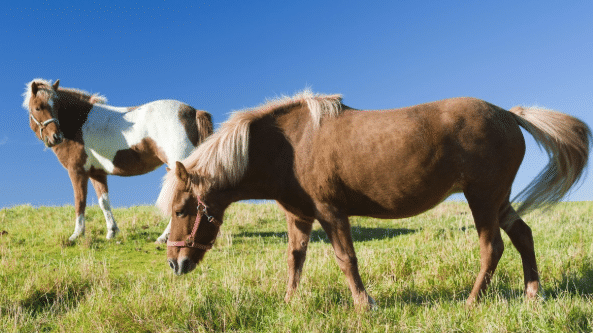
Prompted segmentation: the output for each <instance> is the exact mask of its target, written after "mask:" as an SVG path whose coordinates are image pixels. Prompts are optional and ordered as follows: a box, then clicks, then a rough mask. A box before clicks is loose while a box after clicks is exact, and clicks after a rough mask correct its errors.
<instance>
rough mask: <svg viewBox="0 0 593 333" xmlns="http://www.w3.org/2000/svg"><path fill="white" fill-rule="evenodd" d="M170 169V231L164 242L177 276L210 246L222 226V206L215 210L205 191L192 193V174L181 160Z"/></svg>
mask: <svg viewBox="0 0 593 333" xmlns="http://www.w3.org/2000/svg"><path fill="white" fill-rule="evenodd" d="M173 172H175V177H176V178H177V182H176V185H175V188H173V189H171V190H172V191H173V193H172V202H171V234H170V235H169V241H167V259H168V262H169V266H170V267H171V269H173V271H174V272H175V274H177V275H181V274H185V273H189V272H191V271H192V270H194V269H195V268H196V266H197V264H198V263H199V262H200V261H201V260H202V259H203V258H204V255H205V254H206V252H207V251H208V250H210V249H211V248H212V246H213V244H214V242H215V241H216V237H217V235H218V231H219V229H220V226H221V225H222V216H223V214H224V208H222V207H221V208H222V209H219V208H218V207H217V206H216V205H215V204H213V203H210V201H209V200H208V195H207V194H205V193H202V195H197V194H196V189H197V188H196V186H194V184H193V181H192V176H191V175H190V174H189V173H188V172H187V170H186V169H185V167H184V165H183V164H182V163H181V162H177V164H176V167H175V170H174V171H173ZM200 192H201V191H200Z"/></svg>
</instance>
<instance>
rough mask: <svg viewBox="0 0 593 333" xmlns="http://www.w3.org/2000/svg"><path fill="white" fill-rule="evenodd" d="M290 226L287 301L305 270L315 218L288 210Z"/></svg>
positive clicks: (285, 299) (287, 218)
mask: <svg viewBox="0 0 593 333" xmlns="http://www.w3.org/2000/svg"><path fill="white" fill-rule="evenodd" d="M286 223H287V226H288V250H287V251H286V252H287V261H288V283H287V286H286V295H285V296H284V301H285V302H287V303H288V302H290V300H291V298H292V295H293V293H294V291H295V290H296V289H297V287H298V285H299V282H300V280H301V274H302V272H303V264H304V263H305V258H306V256H307V247H308V245H309V238H310V236H311V230H312V228H313V220H306V219H301V218H299V217H297V216H295V215H294V214H292V213H290V212H288V211H286Z"/></svg>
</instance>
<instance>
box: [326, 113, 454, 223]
mask: <svg viewBox="0 0 593 333" xmlns="http://www.w3.org/2000/svg"><path fill="white" fill-rule="evenodd" d="M363 116H366V119H361V118H362V117H363ZM373 116H374V118H377V119H369V118H370V116H369V115H368V114H367V115H365V114H360V115H358V119H357V117H352V119H351V120H352V121H349V123H348V124H346V125H342V126H341V127H348V128H349V129H350V132H349V133H348V134H347V135H343V136H339V137H336V136H335V135H334V136H332V138H333V139H330V138H329V137H326V138H324V140H323V142H324V144H323V147H324V148H321V149H320V150H319V154H320V156H319V158H318V159H317V160H318V163H317V164H318V165H317V167H318V168H319V170H323V171H321V172H320V173H324V172H326V173H327V174H328V176H325V177H324V179H323V180H322V181H321V182H320V184H321V186H320V187H322V188H323V189H322V191H325V193H321V192H322V191H320V193H319V194H320V196H321V197H323V196H325V199H329V200H331V201H334V202H335V203H336V204H337V205H339V206H342V208H343V209H344V210H345V211H346V212H347V213H348V215H364V216H373V217H381V218H401V217H408V216H413V215H417V214H419V213H422V212H424V211H426V210H428V209H430V208H432V207H434V206H435V205H437V204H438V203H440V202H442V201H443V200H444V199H446V198H447V197H448V196H449V195H451V194H452V193H455V192H460V191H462V190H463V188H462V187H463V183H462V182H463V180H462V173H461V171H460V168H459V166H458V163H456V162H457V161H458V160H459V156H458V152H457V151H456V148H455V145H450V144H449V143H448V142H449V138H450V137H449V136H448V135H449V134H448V132H447V131H444V130H442V128H443V127H442V126H440V127H439V126H435V127H431V126H430V120H431V119H428V121H425V122H422V123H420V122H415V121H412V120H410V119H408V118H403V117H402V116H401V115H398V114H393V113H392V114H389V113H386V114H382V115H376V116H375V115H373ZM347 120H348V119H347ZM377 124H380V125H381V126H377ZM427 124H428V125H427ZM332 141H333V142H332ZM318 189H319V188H318Z"/></svg>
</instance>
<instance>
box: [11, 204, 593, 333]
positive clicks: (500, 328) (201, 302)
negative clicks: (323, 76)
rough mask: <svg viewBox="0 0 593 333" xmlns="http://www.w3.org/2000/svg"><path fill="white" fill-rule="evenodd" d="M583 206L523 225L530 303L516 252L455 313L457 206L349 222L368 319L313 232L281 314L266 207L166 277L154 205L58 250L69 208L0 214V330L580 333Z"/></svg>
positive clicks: (467, 228)
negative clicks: (534, 265)
mask: <svg viewBox="0 0 593 333" xmlns="http://www.w3.org/2000/svg"><path fill="white" fill-rule="evenodd" d="M592 213H593V203H589V202H580V203H578V202H577V203H561V204H559V205H557V206H555V207H553V208H551V209H549V210H546V211H543V212H542V211H536V212H533V213H530V214H528V215H526V216H524V219H525V221H526V222H527V223H528V224H529V225H530V226H531V228H532V230H533V234H534V238H535V247H536V248H535V250H536V255H537V259H538V264H539V269H540V274H541V279H542V286H543V290H542V291H543V297H542V298H541V299H540V300H537V301H526V300H525V299H524V297H523V295H522V293H523V273H522V268H521V260H520V257H519V254H518V252H517V251H516V250H515V249H514V247H513V246H512V244H511V243H510V241H509V239H508V237H507V236H506V235H503V239H504V241H505V254H504V255H503V257H502V259H501V261H500V264H499V266H498V269H497V271H496V274H495V276H494V280H493V282H492V284H491V287H490V289H489V291H488V293H487V295H486V297H485V298H484V299H483V301H482V302H480V303H479V304H477V305H476V306H474V307H472V308H466V307H465V298H466V297H467V296H468V295H469V292H470V290H471V287H472V284H473V282H474V280H475V277H476V274H477V272H478V270H479V249H478V237H477V233H476V231H475V228H474V226H473V221H472V218H471V214H470V212H469V209H468V208H467V205H466V204H463V203H456V202H447V203H444V204H442V205H440V206H438V207H436V208H435V209H433V210H431V211H429V212H427V213H425V214H423V215H420V216H417V217H414V218H409V219H403V220H378V219H371V218H352V224H353V236H354V241H355V248H356V250H357V254H358V259H359V265H360V272H361V275H362V279H363V281H364V283H365V285H366V287H367V290H368V291H369V293H370V294H371V295H372V296H373V297H374V298H375V300H376V301H377V303H378V306H379V308H378V310H377V311H372V312H367V313H359V312H357V311H356V310H355V308H354V306H353V301H352V298H351V296H350V291H349V289H348V287H347V285H346V280H345V277H344V275H343V274H342V272H341V271H340V269H339V268H338V265H337V264H336V262H335V260H334V255H333V250H332V248H331V245H330V244H329V243H328V242H327V238H326V237H325V233H324V232H323V231H322V230H321V229H320V228H319V225H318V224H316V226H315V227H314V231H313V235H312V242H311V244H310V246H309V252H308V257H307V261H306V263H305V267H304V272H303V279H302V281H301V285H300V287H299V289H298V291H297V293H296V295H295V297H294V299H293V301H292V302H291V303H290V304H285V303H284V301H283V298H284V292H285V287H286V286H285V285H286V278H287V276H286V271H287V265H286V242H287V236H286V226H285V223H286V222H285V220H284V217H283V215H282V213H281V212H280V211H279V209H278V208H277V207H276V206H275V205H274V204H245V203H239V204H234V205H233V206H231V208H230V209H229V210H227V213H226V215H225V220H224V225H223V227H222V233H221V234H220V235H219V238H218V240H217V243H216V245H215V247H214V248H213V249H212V250H211V251H210V252H209V253H208V254H207V255H206V258H205V259H204V261H203V263H202V264H201V265H200V266H198V268H197V269H196V270H195V271H194V272H192V273H190V274H188V275H185V276H181V277H178V276H174V275H173V274H172V272H171V270H170V269H169V267H168V265H167V264H166V248H165V246H163V245H160V246H157V245H155V244H154V243H153V241H154V239H156V238H157V237H158V236H159V234H160V232H161V231H162V229H163V228H164V227H165V225H166V222H167V221H166V219H164V218H162V217H161V216H160V215H159V213H158V212H157V210H156V209H155V208H154V207H150V206H145V207H144V206H143V207H132V208H127V209H116V210H115V211H114V214H115V217H116V220H117V222H118V224H119V227H120V229H121V231H122V232H121V234H120V235H118V237H117V238H116V239H115V240H112V241H106V240H105V222H104V220H103V215H102V213H101V211H100V210H99V208H98V207H97V206H92V207H89V208H88V209H87V231H86V236H85V237H82V238H80V239H79V240H77V241H76V242H75V243H73V244H71V243H69V242H68V236H70V234H71V232H72V230H73V223H74V208H73V207H71V206H65V207H42V208H33V207H30V206H17V207H12V208H6V209H2V210H0V332H35V331H40V332H53V331H57V332H220V331H237V332H359V331H360V332H394V331H395V332H398V331H410V332H426V331H428V332H591V331H593V224H592V223H591V216H593V214H592Z"/></svg>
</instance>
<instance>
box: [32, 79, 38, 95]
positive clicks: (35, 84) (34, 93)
mask: <svg viewBox="0 0 593 333" xmlns="http://www.w3.org/2000/svg"><path fill="white" fill-rule="evenodd" d="M37 91H39V85H38V84H37V82H33V83H31V95H32V96H35V95H37Z"/></svg>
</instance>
